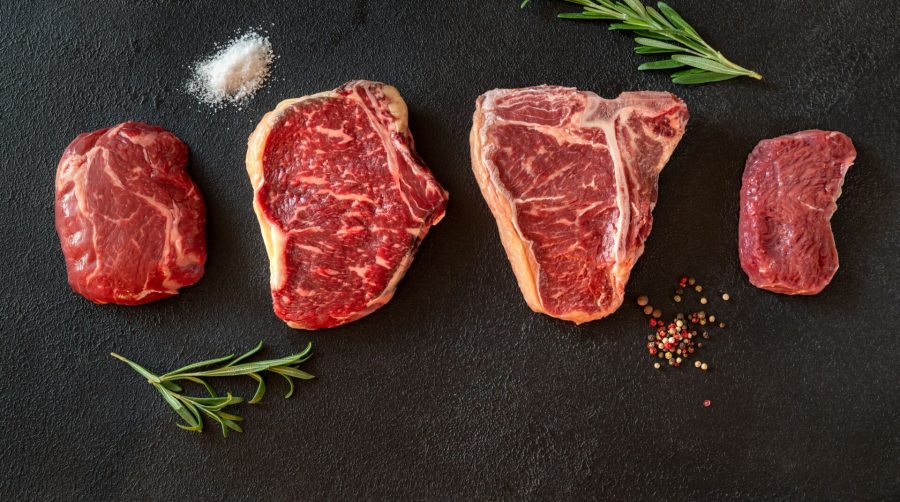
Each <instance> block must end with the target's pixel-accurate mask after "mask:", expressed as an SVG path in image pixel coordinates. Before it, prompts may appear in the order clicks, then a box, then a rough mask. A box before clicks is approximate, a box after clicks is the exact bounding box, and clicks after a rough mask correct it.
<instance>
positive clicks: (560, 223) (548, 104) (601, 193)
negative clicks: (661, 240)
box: [470, 86, 688, 324]
mask: <svg viewBox="0 0 900 502" xmlns="http://www.w3.org/2000/svg"><path fill="white" fill-rule="evenodd" d="M687 120H688V110H687V107H686V106H685V105H684V103H683V102H682V101H681V100H680V99H678V98H677V97H675V96H673V95H671V94H668V93H664V92H626V93H623V94H621V95H620V96H619V97H618V98H616V99H613V100H608V99H603V98H601V97H600V96H597V95H596V94H594V93H592V92H584V91H579V90H577V89H572V88H565V87H552V86H540V87H530V88H525V89H497V90H493V91H489V92H487V93H485V94H483V95H482V96H481V97H480V98H478V102H477V105H476V110H475V117H474V124H473V127H472V134H471V137H470V141H471V147H472V168H473V170H474V171H475V177H476V178H477V179H478V184H479V185H480V186H481V192H482V194H483V195H484V198H485V200H486V201H487V203H488V206H489V207H490V209H491V211H492V212H493V214H494V218H495V219H496V220H497V227H498V228H499V230H500V239H501V241H502V242H503V246H504V247H505V248H506V254H507V256H508V257H509V260H510V262H511V263H512V268H513V272H514V273H515V275H516V279H517V280H518V282H519V288H520V289H521V290H522V294H523V295H524V296H525V301H526V302H527V303H528V305H529V306H530V307H531V308H532V309H533V310H534V311H536V312H543V313H545V314H548V315H551V316H553V317H557V318H559V319H565V320H568V321H574V322H576V323H579V324H580V323H583V322H586V321H592V320H594V319H599V318H601V317H605V316H607V315H609V314H611V313H612V312H614V311H615V310H616V309H617V308H619V305H621V304H622V298H623V296H624V290H625V284H626V283H627V282H628V276H629V274H630V273H631V268H632V267H633V266H634V264H635V262H636V261H637V259H638V258H639V257H640V256H641V254H642V253H643V252H644V240H645V239H646V238H647V236H648V235H649V234H650V227H651V226H652V223H653V216H652V214H651V212H652V211H653V207H654V206H655V205H656V182H657V178H658V176H659V172H660V171H661V170H662V168H663V165H665V163H666V161H667V160H668V159H669V156H670V155H671V154H672V151H673V150H674V149H675V146H676V145H677V144H678V142H679V140H681V136H682V135H683V134H684V129H685V126H686V125H687Z"/></svg>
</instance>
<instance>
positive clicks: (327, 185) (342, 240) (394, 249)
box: [247, 81, 447, 330]
mask: <svg viewBox="0 0 900 502" xmlns="http://www.w3.org/2000/svg"><path fill="white" fill-rule="evenodd" d="M247 172H248V173H249V175H250V181H251V183H252V185H253V190H254V198H253V207H254V210H255V211H256V215H257V217H258V219H259V225H260V229H261V230H262V235H263V241H264V243H265V247H266V251H267V253H268V255H269V268H270V274H271V276H270V286H271V291H272V303H273V307H274V310H275V314H276V315H278V317H280V318H281V319H283V320H284V321H286V322H287V324H288V325H290V326H291V327H294V328H302V329H310V330H313V329H319V328H329V327H334V326H340V325H342V324H345V323H348V322H351V321H354V320H356V319H359V318H361V317H363V316H365V315H368V314H370V313H371V312H373V311H374V310H376V309H377V308H379V307H381V306H382V305H384V304H385V303H387V302H388V300H390V299H391V296H392V295H393V294H394V290H395V289H396V287H397V283H398V282H399V281H400V279H401V278H402V277H403V274H405V273H406V270H407V269H408V268H409V266H410V264H411V263H412V260H413V256H414V255H415V252H416V248H417V247H418V246H419V243H420V242H421V241H422V239H424V238H425V235H426V234H427V233H428V230H429V228H431V226H432V225H434V224H436V223H437V222H438V221H440V220H441V218H443V216H444V207H445V206H446V203H447V192H445V191H444V189H443V188H441V186H440V185H439V184H438V182H437V181H436V180H435V178H434V176H432V174H431V172H430V171H429V170H428V168H427V167H426V166H425V164H424V163H423V162H422V159H420V158H419V156H418V155H417V154H416V152H415V149H414V147H413V138H412V135H411V134H410V132H409V129H408V127H407V109H406V104H405V103H404V102H403V99H402V98H401V97H400V94H399V93H398V92H397V90H396V89H395V88H394V87H391V86H389V85H385V84H382V83H378V82H369V81H354V82H348V83H347V84H344V85H342V86H341V87H338V88H337V89H335V90H333V91H328V92H323V93H320V94H315V95H312V96H307V97H303V98H298V99H289V100H287V101H283V102H281V103H280V104H279V105H278V107H277V108H275V110H273V111H272V112H270V113H268V114H266V116H265V117H263V119H262V121H261V122H260V123H259V125H258V126H257V128H256V130H255V131H254V132H253V134H252V135H251V136H250V141H249V148H248V150H247Z"/></svg>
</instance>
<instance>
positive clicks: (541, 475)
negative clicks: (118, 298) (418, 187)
mask: <svg viewBox="0 0 900 502" xmlns="http://www.w3.org/2000/svg"><path fill="white" fill-rule="evenodd" d="M517 3H518V2H517V0H503V1H501V0H491V1H466V2H464V1H453V2H438V1H433V0H429V1H427V2H425V1H423V2H414V1H409V2H389V1H375V0H372V1H369V2H366V1H364V0H360V1H356V2H349V1H348V2H311V1H295V2H271V5H269V4H267V3H266V2H247V1H242V0H241V1H238V0H231V1H219V2H212V1H207V2H201V1H134V2H89V1H84V2H81V1H73V0H66V1H62V2H38V1H35V2H18V1H14V0H13V1H7V2H2V3H0V77H2V78H0V115H2V131H0V132H2V142H0V166H2V167H0V169H2V174H0V187H2V188H0V194H2V195H0V202H2V206H3V212H2V220H0V221H2V235H3V236H4V239H2V242H0V250H2V254H3V260H2V265H0V267H2V279H3V284H4V286H5V287H4V289H3V291H2V293H0V298H2V300H0V309H2V311H0V315H2V321H0V322H2V324H0V327H2V332H3V333H2V337H3V341H4V350H3V351H2V353H0V396H2V398H0V403H2V404H0V417H2V418H0V426H2V431H3V432H2V441H0V458H2V459H3V468H2V474H0V494H2V495H3V498H4V499H8V500H54V499H58V500H120V499H128V500H135V499H143V500H174V499H185V498H190V499H195V500H218V499H227V500H252V499H266V500H279V499H281V500H284V499H288V498H301V499H331V500H347V499H395V500H396V499H446V498H453V499H470V498H478V499H484V498H489V499H510V498H516V499H518V498H529V499H570V498H571V499H586V498H601V499H613V498H616V499H624V498H627V499H647V500H660V499H667V498H669V499H681V500H683V499H704V500H728V499H746V498H779V499H804V498H806V499H812V500H826V499H834V500H877V499H891V498H894V497H896V495H897V493H900V432H898V427H897V425H898V416H900V385H898V382H900V363H898V353H897V349H896V341H897V335H896V326H898V325H900V308H898V300H900V294H898V293H900V288H898V285H897V284H898V279H900V273H898V269H900V259H898V250H900V228H898V227H900V197H898V196H897V194H898V192H900V190H898V189H900V186H898V181H900V169H898V165H897V163H898V161H897V159H898V158H900V140H898V137H900V119H898V117H900V115H898V114H897V110H896V103H897V99H898V91H897V89H898V88H900V43H898V38H897V35H896V25H895V22H894V20H895V19H896V17H897V14H898V12H897V6H896V5H895V3H894V2H891V1H888V0H881V1H869V0H836V1H832V2H814V1H812V0H809V1H792V2H781V1H775V0H765V1H763V0H749V1H745V2H715V4H716V7H715V8H714V7H712V6H711V5H712V3H711V2H705V1H700V0H696V1H689V0H678V1H675V0H673V1H672V2H671V3H672V4H674V5H675V6H676V7H677V8H678V9H679V10H680V11H681V12H682V14H683V15H684V16H685V17H686V18H687V19H689V20H691V21H692V22H693V24H694V25H695V26H698V27H699V28H700V29H701V31H702V32H703V33H704V34H705V35H707V38H708V39H709V40H710V41H711V42H712V43H713V44H714V45H716V46H718V47H719V48H721V49H722V50H723V51H724V52H725V53H726V54H728V55H730V56H733V59H734V60H735V61H737V62H739V63H743V64H746V65H747V66H750V67H753V68H754V69H757V70H759V71H760V72H761V73H763V74H764V75H765V77H766V80H765V81H763V82H761V83H756V82H750V81H740V82H728V83H723V84H714V85H711V86H706V87H695V88H684V87H675V86H673V85H671V84H670V83H669V81H668V79H667V77H665V76H664V75H662V74H640V73H638V72H637V71H635V66H636V65H637V64H638V62H639V61H641V60H640V59H639V58H638V57H636V56H634V55H632V43H631V41H630V40H629V39H628V38H627V37H625V36H623V35H620V34H616V33H608V32H606V31H605V30H604V28H603V26H602V25H592V24H577V23H567V22H562V21H558V20H556V19H554V18H553V16H554V14H555V13H556V12H559V11H561V10H562V9H564V8H565V7H564V5H563V4H562V3H560V2H549V1H541V0H534V2H533V5H532V6H531V7H530V8H528V9H527V10H526V11H524V12H521V11H519V10H518V9H517V7H516V4H517ZM250 27H258V28H261V29H264V30H267V31H268V33H269V34H270V36H271V40H272V42H273V44H274V45H275V47H276V51H277V53H278V55H279V59H278V62H277V65H276V67H275V71H274V80H273V81H272V82H271V83H270V84H269V85H268V86H267V87H266V88H265V89H264V90H263V91H262V92H260V93H259V95H258V96H257V97H256V98H255V99H254V100H253V101H251V102H250V103H249V104H247V106H246V107H245V108H244V109H243V110H236V109H233V108H231V109H225V110H221V111H213V110H210V109H209V108H207V107H205V106H202V105H199V104H198V103H197V102H196V101H195V100H194V99H193V98H191V97H190V96H188V95H186V94H185V93H184V92H183V91H182V86H183V84H184V82H185V81H186V79H187V78H188V73H189V72H188V67H189V65H190V63H191V62H192V61H194V60H196V59H197V58H200V57H202V56H204V55H206V54H208V53H209V52H210V51H211V50H212V49H213V45H214V44H215V43H217V42H224V41H226V40H228V39H229V38H230V37H231V36H232V35H233V34H234V33H235V31H236V30H243V29H247V28H250ZM354 78H368V79H376V80H383V81H385V82H389V83H392V84H394V85H396V86H397V87H398V88H399V89H400V91H401V92H402V93H403V95H404V96H405V98H406V99H407V102H408V104H409V107H410V111H411V124H412V129H413V132H414V134H415V138H416V142H417V144H418V146H419V150H420V153H421V154H422V156H423V157H424V158H425V159H426V160H427V162H428V163H429V164H430V165H431V168H432V170H433V171H434V173H435V175H436V176H437V177H438V179H439V180H440V181H441V182H442V184H443V185H444V186H445V187H446V188H447V189H448V190H449V192H450V194H451V197H450V205H449V209H448V213H447V218H446V219H445V220H444V221H443V222H442V223H441V224H440V225H438V226H437V227H435V229H434V230H433V232H432V233H431V234H430V235H429V236H428V238H427V239H426V241H425V243H424V245H423V246H422V248H421V250H420V252H419V255H418V257H417V258H416V261H415V263H414V264H413V266H412V269H411V270H410V271H409V273H408V275H407V276H406V278H405V279H404V281H403V282H402V284H401V286H400V288H399V290H398V291H397V295H396V297H395V298H394V299H393V301H392V302H391V303H390V304H388V305H387V306H386V307H385V308H383V309H381V310H379V311H378V312H376V313H375V314H373V315H371V316H369V317H367V318H365V319H363V320H361V321H358V322H355V323H353V324H351V325H349V326H345V327H342V328H339V329H335V330H330V331H324V332H319V333H314V334H310V333H305V332H295V331H292V330H290V329H289V328H287V327H286V326H285V325H283V324H282V323H281V322H280V321H279V320H278V319H276V318H275V316H274V315H273V314H272V312H271V307H270V304H269V301H270V300H269V294H268V288H267V264H266V257H265V253H264V250H263V245H262V241H261V239H260V237H259V236H258V228H257V224H256V221H255V218H254V215H253V212H252V210H251V206H250V200H251V190H250V185H249V182H248V181H247V179H246V175H245V172H244V166H243V157H244V153H245V147H246V138H247V136H248V134H249V133H250V131H251V130H252V129H253V127H254V125H255V124H256V122H257V121H258V120H259V118H260V117H261V116H262V115H263V113H264V112H266V111H268V110H270V109H271V108H273V107H274V106H275V104H276V103H277V102H278V101H279V100H280V99H282V98H288V97H295V96H300V95H304V94H309V93H312V92H317V91H321V90H325V89H331V88H333V87H335V86H337V85H338V84H341V83H342V82H344V81H346V80H350V79H354ZM541 83H554V84H566V85H572V86H577V87H580V88H584V89H590V90H594V91H596V92H598V93H600V94H602V95H606V96H615V95H616V94H618V93H619V92H620V91H623V90H632V89H660V90H669V91H672V92H675V93H677V94H678V95H679V96H681V97H682V98H684V100H685V101H686V102H687V103H688V106H689V107H690V110H691V115H692V119H691V123H690V125H689V128H688V133H687V135H686V136H685V138H684V140H683V141H682V143H681V145H680V146H679V148H678V150H677V152H676V154H675V156H674V157H673V159H672V160H671V162H670V163H669V165H668V167H667V168H666V169H665V171H664V172H663V174H662V177H661V180H660V202H659V205H658V206H657V208H656V212H655V215H656V225H655V228H654V231H653V234H652V235H651V237H650V239H649V241H648V242H647V251H646V253H645V254H644V257H643V258H642V259H641V260H640V262H639V263H638V265H637V267H636V268H635V270H634V273H633V277H632V280H631V283H630V284H629V287H628V295H629V296H628V303H627V304H626V305H625V306H624V307H623V308H622V309H621V310H620V311H619V312H617V313H616V314H615V315H613V316H612V317H611V318H608V319H606V320H601V321H598V322H593V323H590V324H587V325H583V326H581V327H575V326H574V325H571V324H567V323H564V322H559V321H555V320H553V319H550V318H548V317H544V316H540V315H537V314H534V313H532V312H531V311H529V310H528V308H527V307H526V306H525V303H524V302H523V301H522V299H521V297H520V295H519V291H518V289H517V287H516V284H515V280H514V278H513V275H512V273H511V271H510V268H509V266H508V264H507V262H506V259H505V257H504V254H503V250H502V247H501V245H500V242H499V239H498V238H497V235H496V230H495V227H494V222H493V220H492V218H491V216H490V213H489V212H488V210H487V207H486V206H485V204H484V203H483V201H482V199H481V196H480V194H479V193H478V189H477V186H476V184H475V181H474V179H473V177H472V176H471V174H470V168H469V161H468V142H467V140H468V131H469V127H470V119H471V112H472V109H473V105H474V101H475V98H476V97H477V96H478V95H479V94H480V93H481V92H483V91H484V90H487V89H490V88H492V87H502V86H523V85H530V84H541ZM126 119H137V120H143V121H147V122H150V123H155V124H160V125H163V126H165V127H166V128H168V129H170V130H172V131H173V132H175V133H176V134H177V135H179V136H180V137H181V138H182V139H183V140H184V141H185V142H186V143H187V144H188V145H190V147H191V151H192V155H191V165H190V170H191V173H192V174H193V176H194V179H195V180H196V181H197V183H198V184H199V185H200V187H201V188H202V190H203V192H204V194H205V197H206V201H207V205H208V210H209V227H208V238H209V262H208V268H207V273H206V276H205V277H204V278H203V280H201V282H200V283H199V284H198V285H197V286H195V287H191V288H187V289H185V290H184V291H183V293H182V294H181V295H180V296H178V297H176V298H173V299H169V300H165V301H161V302H158V303H155V304H152V305H148V306H144V307H136V308H118V307H113V306H96V305H92V304H90V303H89V302H87V301H86V300H84V299H82V298H81V297H78V296H76V295H75V294H73V293H72V292H71V291H70V290H69V288H68V286H67V285H66V279H65V270H64V265H63V258H62V253H61V252H60V249H59V242H58V241H57V237H56V233H55V231H54V228H53V177H54V171H55V169H56V163H57V161H58V159H59V156H60V154H61V152H62V150H63V148H64V147H65V145H66V144H68V143H69V141H71V139H72V138H73V137H74V136H75V135H76V134H77V133H80V132H83V131H89V130H94V129H98V128H101V127H105V126H109V125H111V124H115V123H118V122H121V121H123V120H126ZM813 127H815V128H822V129H837V130H841V131H843V132H845V133H847V134H848V135H849V136H850V137H851V138H853V140H854V142H855V144H856V146H857V148H858V150H859V158H858V160H857V163H856V166H855V167H853V168H851V170H850V173H849V175H848V178H847V182H846V184H845V186H844V195H843V197H842V198H841V199H840V200H839V203H838V205H839V209H838V212H837V214H836V215H835V217H834V220H833V224H834V230H835V234H836V236H837V246H838V251H839V253H840V259H841V269H840V270H839V271H838V273H837V276H836V277H835V278H834V281H833V282H832V284H831V285H830V286H829V287H828V288H827V289H826V290H825V291H824V292H823V293H822V294H820V295H819V296H816V297H808V298H790V297H785V296H777V295H774V294H770V293H766V292H763V291H759V290H756V289H754V288H753V287H751V286H750V285H749V283H748V282H747V281H746V280H745V278H744V276H743V274H742V272H741V271H740V268H739V265H738V257H737V247H736V232H737V213H738V190H739V184H740V175H741V171H742V169H743V164H744V159H745V158H746V156H747V154H748V153H749V151H750V150H751V148H752V147H753V146H754V145H755V144H756V142H757V141H758V140H759V139H761V138H764V137H771V136H776V135H780V134H784V133H789V132H793V131H796V130H799V129H806V128H813ZM682 271H684V272H689V273H691V274H694V275H696V276H697V277H699V278H701V279H702V280H703V282H704V283H705V284H707V286H708V289H713V290H717V291H721V290H727V291H728V292H729V293H731V295H732V296H733V297H734V301H733V303H731V304H728V305H726V306H722V307H719V308H718V311H719V312H720V317H722V318H724V319H726V320H727V321H728V322H729V323H730V328H729V329H727V334H723V335H721V336H719V337H717V338H716V339H715V340H713V342H712V343H710V344H709V346H708V350H706V351H705V356H704V358H705V359H706V360H708V361H709V362H710V363H711V364H712V370H711V371H710V372H708V373H706V374H701V373H700V372H699V371H696V370H694V369H693V368H685V369H682V370H681V371H662V372H659V371H655V370H653V368H652V367H651V361H650V360H649V359H648V356H647V355H646V354H645V352H644V349H643V343H644V342H643V337H644V336H645V335H646V334H647V333H646V331H645V329H646V328H644V326H643V324H642V322H643V321H642V316H641V314H640V313H639V312H638V311H637V309H636V308H635V307H633V299H634V296H635V295H636V294H638V293H640V292H644V293H647V294H650V295H651V296H656V297H658V298H659V297H662V296H664V295H666V294H667V293H669V292H670V288H671V286H670V285H671V283H672V281H673V280H674V278H675V277H677V276H678V275H679V274H680V273H681V272H682ZM258 340H263V341H265V342H266V345H267V351H266V354H267V355H272V356H277V355H281V354H283V353H285V352H289V351H296V350H299V349H300V348H301V347H302V346H303V345H304V344H305V343H306V342H307V341H308V340H313V341H314V343H315V349H316V355H315V357H314V358H313V360H312V361H311V362H310V363H309V364H308V369H309V370H310V371H312V372H313V373H315V374H317V375H319V376H320V378H319V379H318V380H316V381H314V382H312V383H310V384H308V385H303V386H302V387H301V389H300V392H299V395H298V396H297V398H295V399H293V400H290V401H284V400H282V399H280V397H278V392H280V391H282V390H283V387H282V382H277V381H274V380H273V381H271V384H270V392H271V394H270V395H269V397H268V398H267V399H266V400H265V401H264V403H262V404H261V405H257V406H253V407H251V406H247V405H244V406H242V407H241V408H240V412H241V414H243V415H245V416H246V419H247V421H246V422H245V424H246V432H245V433H244V434H243V435H233V436H232V437H230V438H228V439H227V440H223V438H222V437H221V436H220V435H219V434H218V433H217V431H216V430H215V429H213V428H212V427H210V429H209V430H208V431H207V432H206V433H204V434H202V435H201V434H191V433H188V432H183V431H181V430H179V429H177V428H176V427H175V418H176V417H175V415H174V413H172V412H171V410H169V409H168V408H167V407H166V405H165V404H164V403H163V401H162V400H161V399H160V398H159V396H158V395H156V394H155V393H154V391H153V389H152V388H151V387H150V386H149V385H146V384H145V383H144V382H142V380H141V379H140V378H139V377H138V376H137V375H136V374H135V373H134V372H132V371H131V370H130V369H128V368H127V367H126V366H124V365H122V364H121V363H118V362H116V361H114V360H113V359H112V358H110V357H109V355H108V354H109V352H110V351H116V352H120V353H122V354H124V355H127V356H130V357H132V358H134V359H136V360H138V361H140V362H142V363H144V364H145V365H146V366H148V367H150V368H153V369H156V370H164V369H167V368H171V367H174V366H175V365H181V364H184V363H187V362H191V361H194V360H197V359H199V358H206V357H212V356H216V355H219V354H220V353H222V352H228V351H240V350H243V349H247V348H249V347H251V346H252V345H253V344H255V343H256V342H257V341H258ZM225 383H226V382H220V384H225ZM220 388H224V385H220ZM233 388H234V390H237V391H239V392H242V393H245V394H246V393H248V392H251V391H252V386H251V385H249V384H248V383H241V384H239V385H236V386H234V387H233ZM704 399H710V400H711V401H712V406H710V407H709V408H704V407H703V406H702V404H701V403H702V401H703V400H704Z"/></svg>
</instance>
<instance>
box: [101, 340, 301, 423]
mask: <svg viewBox="0 0 900 502" xmlns="http://www.w3.org/2000/svg"><path fill="white" fill-rule="evenodd" d="M261 348H262V342H259V344H258V345H257V346H256V347H254V348H253V349H251V350H250V351H249V352H247V353H245V354H243V355H240V356H238V357H235V356H234V354H231V355H228V356H224V357H218V358H216V359H209V360H207V361H201V362H199V363H194V364H189V365H187V366H184V367H182V368H179V369H177V370H175V371H170V372H168V373H166V374H163V375H156V374H154V373H153V372H151V371H150V370H148V369H147V368H144V367H143V366H141V365H139V364H137V363H136V362H134V361H131V360H129V359H127V358H125V357H122V356H120V355H119V354H116V353H115V352H113V353H111V354H110V355H111V356H113V357H115V358H116V359H118V360H120V361H123V362H125V363H127V364H128V365H129V366H131V367H132V369H134V370H135V371H137V372H138V373H140V374H141V375H142V376H143V377H144V378H146V379H147V382H149V383H150V385H152V386H153V387H154V388H155V389H156V390H157V391H159V393H160V394H161V395H162V397H163V399H165V401H166V402H167V403H169V406H171V407H172V409H173V410H175V412H176V413H178V416H180V417H181V419H182V420H184V422H185V423H184V424H177V425H178V427H181V428H182V429H184V430H188V431H197V432H201V431H203V415H205V416H207V417H209V418H210V419H212V420H213V421H214V422H217V423H218V424H219V425H220V426H221V427H222V435H223V436H225V437H228V431H229V430H233V431H236V432H243V429H241V426H240V425H238V423H237V422H240V421H241V420H243V417H240V416H238V415H232V414H231V413H227V412H226V411H224V409H225V408H226V407H228V406H231V405H233V404H238V403H240V402H243V401H244V399H243V398H241V397H235V396H232V395H231V393H230V392H229V393H227V394H226V395H225V396H219V395H218V394H216V391H215V389H213V387H212V386H211V385H210V384H208V383H207V382H206V381H205V380H204V378H210V377H231V376H239V375H246V376H248V377H250V378H252V379H254V380H256V382H257V387H256V392H255V393H254V394H253V397H252V398H251V399H250V400H249V401H247V402H248V403H250V404H255V403H258V402H259V401H260V400H262V398H263V396H264V395H265V393H266V383H265V380H263V377H262V375H260V373H262V372H263V371H270V372H272V373H276V374H278V375H281V376H282V377H283V378H284V379H285V380H286V381H287V383H288V392H287V394H285V396H284V397H285V399H287V398H290V397H291V396H292V395H293V394H294V381H293V380H292V379H293V378H298V379H300V380H309V379H312V378H314V377H313V375H310V374H309V373H307V372H305V371H302V370H300V369H298V368H296V367H295V366H296V365H298V364H300V363H302V362H304V361H306V360H307V359H309V358H310V357H312V343H309V344H307V346H306V348H305V349H303V351H302V352H299V353H297V354H294V355H292V356H287V357H282V358H280V359H272V360H268V361H255V362H243V363H242V361H244V360H245V359H247V358H248V357H250V356H252V355H253V354H256V353H257V352H258V351H259V349H261ZM238 363H241V364H238ZM216 364H222V365H221V366H218V367H216V368H213V369H201V368H207V367H209V366H213V365H216ZM178 380H186V381H188V382H193V383H196V384H198V385H202V386H203V388H204V389H206V392H207V393H208V394H209V396H207V397H195V396H188V395H185V394H183V392H184V389H183V388H182V387H181V386H180V385H178V384H177V383H175V382H176V381H178Z"/></svg>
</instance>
